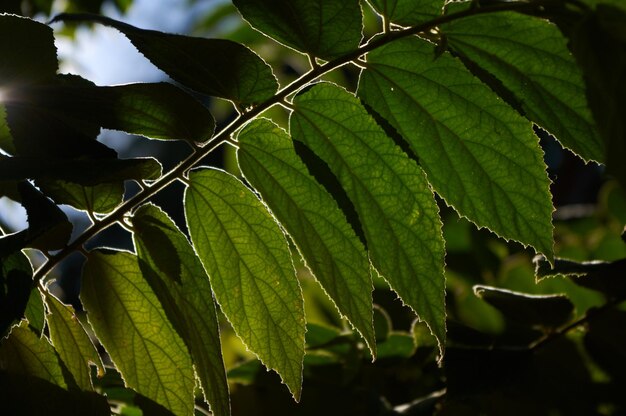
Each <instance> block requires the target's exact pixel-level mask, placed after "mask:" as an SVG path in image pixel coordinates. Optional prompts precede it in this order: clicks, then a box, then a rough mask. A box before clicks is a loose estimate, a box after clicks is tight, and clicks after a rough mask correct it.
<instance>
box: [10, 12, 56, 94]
mask: <svg viewBox="0 0 626 416" xmlns="http://www.w3.org/2000/svg"><path fill="white" fill-rule="evenodd" d="M18 45H19V46H18ZM0 56H2V65H0V90H2V92H3V93H4V92H5V91H4V90H5V89H10V88H11V86H12V85H15V84H29V83H35V82H38V81H42V80H45V79H48V78H52V77H54V76H55V74H56V71H57V67H58V63H57V55H56V47H55V46H54V36H53V34H52V28H50V26H47V25H44V24H41V23H38V22H35V21H34V20H31V19H26V18H23V17H20V16H16V15H8V14H0Z"/></svg>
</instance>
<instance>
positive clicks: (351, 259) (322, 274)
mask: <svg viewBox="0 0 626 416" xmlns="http://www.w3.org/2000/svg"><path fill="white" fill-rule="evenodd" d="M238 140H239V143H240V147H239V152H238V158H239V166H240V167H241V170H242V172H243V174H244V175H245V176H246V179H247V180H248V181H249V182H250V183H251V184H252V186H254V188H255V189H257V190H258V191H259V192H260V194H261V196H262V197H263V199H264V201H265V202H266V203H267V204H268V205H269V207H270V208H271V209H272V212H273V213H274V215H276V218H277V219H278V220H279V221H280V223H281V224H282V225H283V226H284V227H285V229H286V230H287V232H288V233H289V235H291V237H292V238H293V239H294V242H295V244H296V246H297V247H298V249H299V250H300V253H301V254H302V256H303V257H304V259H305V261H306V263H307V265H308V267H309V268H310V269H311V270H312V272H313V274H314V275H315V276H316V278H317V279H318V280H319V282H320V283H321V285H322V287H323V288H324V289H325V290H326V293H328V295H329V296H330V298H331V299H333V301H334V302H335V305H336V306H337V308H338V309H339V311H340V313H341V314H342V315H345V316H346V317H347V318H348V320H349V321H350V322H351V323H352V325H354V327H355V328H356V329H357V330H358V331H359V332H360V333H361V334H362V335H363V337H364V338H365V340H366V341H367V343H368V345H369V346H370V348H371V349H372V350H375V348H376V342H375V336H374V329H373V326H372V279H371V276H370V264H369V261H368V258H367V253H366V252H365V248H364V247H363V245H362V244H361V242H360V241H359V239H358V237H357V236H356V234H355V233H354V231H353V230H352V228H350V225H349V224H348V222H347V221H346V218H345V216H344V215H343V213H342V212H341V210H340V209H339V208H338V207H337V203H336V202H335V201H334V200H333V198H332V196H331V195H329V194H328V193H327V192H326V191H325V190H324V188H323V187H322V186H321V185H320V184H319V183H317V182H316V181H315V179H314V178H313V177H312V176H311V175H310V174H309V172H308V171H307V168H306V166H305V165H304V164H303V163H302V161H301V160H300V159H299V158H298V156H297V155H296V152H295V150H294V148H293V143H292V142H291V139H290V137H289V136H288V135H287V133H286V132H285V131H284V130H282V129H280V128H279V127H278V126H276V125H275V124H273V123H272V122H270V121H268V120H265V119H263V120H256V121H254V122H252V123H250V124H248V125H247V126H246V128H245V129H244V130H242V131H241V133H239V136H238Z"/></svg>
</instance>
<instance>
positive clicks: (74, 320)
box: [46, 295, 104, 391]
mask: <svg viewBox="0 0 626 416" xmlns="http://www.w3.org/2000/svg"><path fill="white" fill-rule="evenodd" d="M46 305H47V306H48V311H49V313H48V315H47V321H48V328H49V329H50V339H51V340H52V343H53V345H54V347H55V349H56V351H57V352H58V353H59V357H60V358H61V360H63V362H64V363H65V366H66V367H67V369H68V370H69V372H70V373H71V374H72V376H74V381H76V384H77V385H78V387H80V388H81V389H82V390H89V391H91V390H93V384H92V381H91V370H90V368H89V364H90V363H91V364H94V365H96V366H98V369H99V373H100V374H103V373H104V364H102V360H101V359H100V356H99V355H98V351H96V347H94V345H93V343H92V342H91V339H89V336H88V335H87V333H86V332H85V328H83V326H82V324H81V323H80V321H79V320H78V317H76V314H75V312H74V308H72V307H71V306H69V305H64V304H63V303H61V301H59V300H58V299H57V298H55V297H54V296H53V295H48V296H47V297H46Z"/></svg>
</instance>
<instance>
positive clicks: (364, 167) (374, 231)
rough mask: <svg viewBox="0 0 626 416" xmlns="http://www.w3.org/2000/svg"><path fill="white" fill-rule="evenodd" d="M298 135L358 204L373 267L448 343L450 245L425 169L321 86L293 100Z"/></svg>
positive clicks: (352, 104)
mask: <svg viewBox="0 0 626 416" xmlns="http://www.w3.org/2000/svg"><path fill="white" fill-rule="evenodd" d="M294 107H295V111H294V113H293V114H292V116H291V120H290V127H291V134H292V136H293V138H294V139H295V140H299V141H301V142H303V143H304V144H305V145H306V146H308V147H309V148H310V149H311V150H313V152H315V153H316V154H317V155H318V156H319V157H320V158H322V159H323V160H324V161H325V162H326V163H327V164H328V166H329V167H330V169H331V170H332V171H333V173H334V174H335V176H336V177H337V178H338V179H339V182H340V183H341V185H342V186H343V188H344V189H345V191H346V192H347V194H348V196H349V198H350V200H351V201H352V203H353V204H354V206H355V208H356V211H357V213H358V216H359V219H360V221H361V224H362V226H363V230H364V233H365V237H366V240H367V245H368V249H369V251H370V256H371V260H372V263H373V265H374V266H375V267H376V269H377V270H378V271H379V272H380V273H381V275H382V276H383V277H384V278H385V279H386V280H387V281H388V282H389V284H390V285H391V287H392V288H393V289H394V290H395V291H396V293H398V295H400V298H401V299H402V300H403V301H404V303H406V304H407V305H409V306H410V307H411V308H413V310H414V311H415V312H416V313H417V314H418V315H419V316H420V317H421V319H423V320H424V321H426V322H427V323H428V325H429V327H430V328H431V330H432V332H433V334H434V335H435V336H436V337H437V338H438V340H439V342H440V347H441V348H443V344H444V342H445V331H446V330H445V306H444V294H445V293H444V292H445V281H444V276H443V258H444V244H443V237H442V233H441V220H440V219H439V210H438V208H437V205H436V204H435V200H434V196H433V193H432V190H431V189H430V187H429V185H428V182H427V181H426V176H425V175H424V172H423V171H422V170H421V169H420V167H419V166H418V165H417V164H416V163H415V162H414V161H412V160H411V159H409V158H408V157H407V155H406V154H405V153H403V152H402V151H401V149H400V148H399V147H397V146H396V145H395V144H394V143H393V141H392V140H391V139H389V138H388V137H387V136H386V135H385V133H384V132H383V130H382V129H381V128H380V127H379V126H378V125H377V124H376V123H375V122H374V120H373V119H372V118H371V117H370V116H369V114H368V113H367V111H366V110H365V108H364V107H363V106H362V105H361V103H360V102H359V100H358V99H357V98H356V97H354V95H352V94H350V93H348V92H346V91H345V90H343V89H341V88H339V87H336V86H334V85H331V84H318V85H316V86H314V87H313V88H311V89H309V90H308V91H307V92H305V93H303V94H301V95H298V96H297V97H296V98H295V100H294Z"/></svg>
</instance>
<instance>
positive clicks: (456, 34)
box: [443, 12, 604, 162]
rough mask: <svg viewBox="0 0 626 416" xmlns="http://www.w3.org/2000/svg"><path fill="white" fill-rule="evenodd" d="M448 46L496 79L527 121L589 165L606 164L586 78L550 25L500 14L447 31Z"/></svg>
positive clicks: (452, 26) (451, 25) (457, 23)
mask: <svg viewBox="0 0 626 416" xmlns="http://www.w3.org/2000/svg"><path fill="white" fill-rule="evenodd" d="M443 32H444V33H445V35H446V36H447V40H448V45H449V46H450V47H451V48H452V49H453V50H454V51H455V52H457V53H460V54H462V55H463V56H465V57H467V58H469V59H470V60H471V61H473V62H475V63H477V64H478V65H480V67H481V68H484V69H486V70H487V71H489V72H490V73H491V74H493V75H494V76H495V77H496V78H498V80H500V81H501V82H502V84H503V85H504V87H505V88H507V89H508V90H510V91H511V92H512V93H513V94H514V96H515V98H516V99H517V100H518V102H519V104H520V106H521V108H522V109H523V111H524V113H525V115H526V117H528V118H529V119H530V120H531V121H534V122H535V123H537V124H538V125H540V126H541V127H543V128H544V129H546V130H548V131H549V132H550V133H552V134H554V135H555V136H556V138H557V139H558V140H559V141H560V142H561V144H562V145H563V146H564V147H566V148H568V149H571V150H572V151H574V152H575V153H577V154H578V155H580V156H581V157H582V158H583V159H585V160H596V161H599V162H602V161H603V160H604V144H603V143H602V140H601V139H600V137H599V136H598V133H597V131H596V129H595V125H594V122H593V118H592V116H591V111H589V108H588V107H587V99H586V97H585V88H584V83H583V79H582V74H581V71H580V69H579V68H578V66H577V65H576V62H575V61H574V58H573V57H572V55H571V53H570V52H569V49H568V47H567V39H565V37H564V36H563V35H562V34H561V31H560V30H559V29H558V28H557V27H556V26H555V25H553V24H552V23H549V22H548V21H547V20H543V19H538V18H536V17H532V16H528V15H524V14H520V13H512V12H511V13H497V14H491V15H489V14H487V15H484V16H480V17H479V16H474V17H469V18H466V19H459V20H456V21H453V22H450V23H448V24H446V25H444V26H443Z"/></svg>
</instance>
